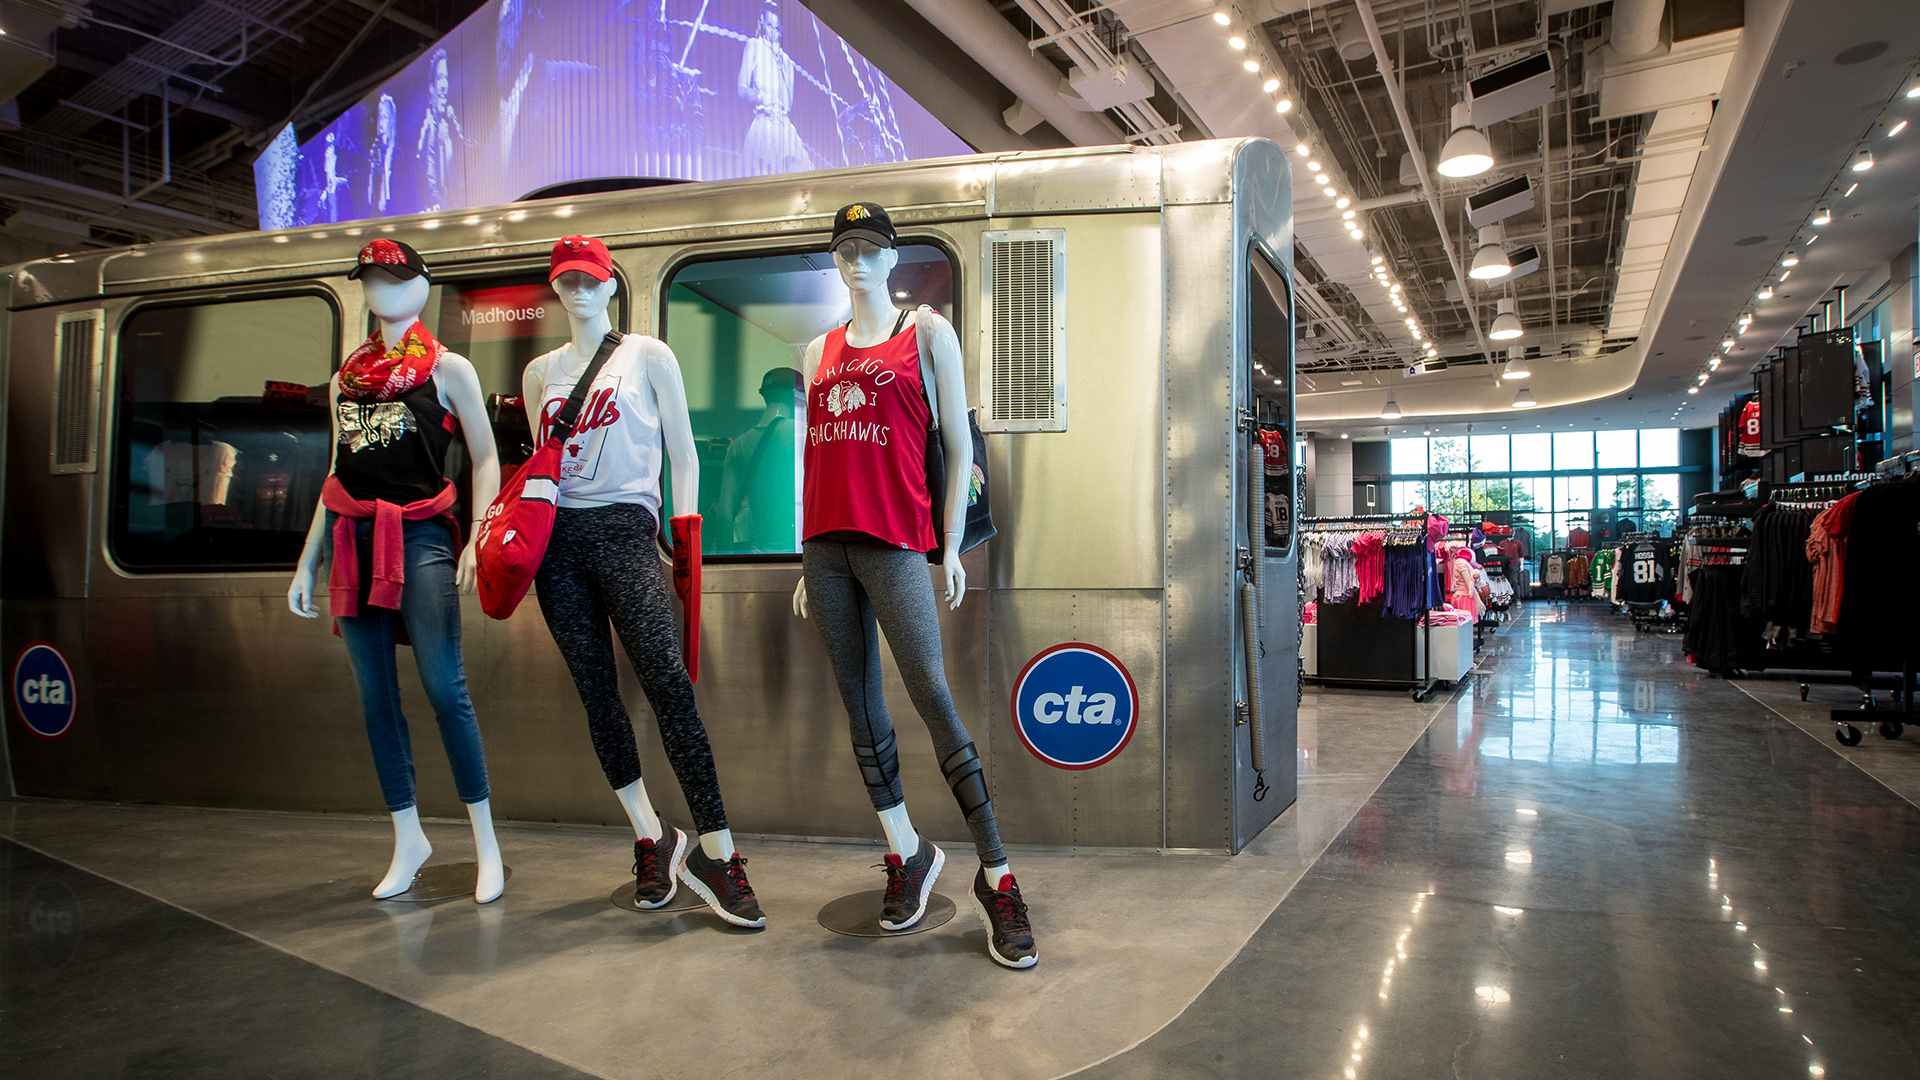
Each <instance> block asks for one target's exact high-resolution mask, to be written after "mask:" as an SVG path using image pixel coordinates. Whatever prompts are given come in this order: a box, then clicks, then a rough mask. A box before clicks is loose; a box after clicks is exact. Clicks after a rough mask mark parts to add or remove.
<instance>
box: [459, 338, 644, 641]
mask: <svg viewBox="0 0 1920 1080" xmlns="http://www.w3.org/2000/svg"><path fill="white" fill-rule="evenodd" d="M619 344H620V334H619V333H618V332H617V331H612V330H609V331H608V332H607V336H606V337H605V338H604V339H603V340H602V341H601V342H600V349H599V351H598V352H595V353H594V354H593V361H592V362H591V363H589V364H588V365H587V370H586V371H584V372H582V373H581V375H580V381H579V382H578V383H575V384H574V387H573V393H572V394H570V395H568V397H567V403H566V404H565V405H563V406H561V407H560V413H559V415H557V416H555V417H554V418H553V427H552V428H551V429H549V430H548V432H547V441H546V442H543V443H541V444H540V448H539V449H538V450H535V451H534V452H533V456H532V457H530V458H528V459H527V461H526V464H524V465H522V466H520V468H518V469H516V470H515V471H514V474H513V475H512V476H511V477H508V479H507V482H506V483H504V484H502V485H500V494H499V496H498V497H497V498H495V499H494V500H493V505H492V506H489V507H487V515H486V517H484V518H482V519H480V530H479V534H478V543H477V544H476V545H475V547H476V551H475V555H476V559H477V562H478V564H479V565H478V567H477V570H478V576H479V578H480V610H482V611H484V612H486V613H487V614H488V615H491V616H493V617H494V618H496V619H504V618H507V617H508V616H510V615H512V614H513V609H514V608H517V607H519V606H520V600H521V598H523V597H525V596H526V595H527V589H528V588H530V587H531V586H532V585H533V576H534V575H535V574H537V573H539V572H540V563H541V562H542V561H543V560H545V559H546V557H547V541H549V540H551V539H553V515H554V511H555V510H557V509H558V508H559V505H560V456H561V453H562V450H563V447H564V446H565V444H566V441H567V437H568V436H570V435H572V434H573V425H574V422H575V421H576V420H578V419H579V418H580V410H581V408H582V407H583V406H584V405H585V404H586V401H587V391H588V390H589V389H590V388H591V387H592V386H593V380H594V377H595V376H596V375H599V374H600V369H601V368H603V367H605V366H606V364H607V358H608V357H611V356H612V355H613V350H614V349H615V348H616V347H618V346H619Z"/></svg>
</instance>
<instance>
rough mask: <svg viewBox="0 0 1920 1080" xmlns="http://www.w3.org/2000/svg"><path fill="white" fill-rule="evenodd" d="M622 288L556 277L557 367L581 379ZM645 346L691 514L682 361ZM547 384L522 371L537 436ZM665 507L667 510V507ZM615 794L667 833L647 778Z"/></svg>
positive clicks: (575, 275) (727, 842) (719, 837)
mask: <svg viewBox="0 0 1920 1080" xmlns="http://www.w3.org/2000/svg"><path fill="white" fill-rule="evenodd" d="M619 290H620V279H619V278H617V277H609V278H607V280H605V281H601V280H599V279H597V278H595V277H594V276H593V275H592V274H589V273H587V272H585V271H583V270H568V271H566V272H565V273H562V274H561V275H560V276H559V277H557V278H554V279H553V292H554V295H555V296H557V297H559V298H560V306H561V307H562V308H565V309H566V312H567V325H568V326H569V327H570V328H571V329H572V331H573V341H572V343H571V345H570V346H569V351H568V353H567V355H565V356H564V357H563V358H562V360H561V363H560V367H559V368H558V369H557V371H558V372H561V373H564V376H565V377H569V378H577V377H578V376H579V375H581V374H583V373H585V371H586V369H587V364H588V363H589V362H591V361H592V359H593V354H594V353H596V352H598V351H600V342H601V340H602V339H604V338H605V337H606V336H607V332H608V331H610V330H612V329H613V320H612V319H611V318H610V317H608V315H607V305H608V304H609V303H611V302H612V301H613V296H614V294H615V293H616V292H618V291H619ZM640 348H641V355H642V357H643V358H644V360H645V363H646V372H647V388H648V389H650V390H651V391H653V397H654V403H655V405H656V407H657V411H658V414H659V417H660V437H661V439H662V440H663V441H664V442H665V443H666V450H667V460H668V463H669V466H670V467H671V468H672V470H673V501H674V507H675V509H676V510H679V511H680V512H682V513H688V514H691V513H694V512H696V511H695V510H694V508H695V507H698V506H699V505H700V458H699V455H698V453H697V452H696V451H695V449H694V444H693V421H692V419H691V418H689V417H688V416H687V388H686V384H685V383H683V382H682V381H681V379H680V361H679V360H677V359H675V358H674V355H673V350H672V349H669V348H667V345H666V343H665V342H663V341H660V340H659V339H657V338H651V337H642V338H641V341H640ZM542 383H543V380H542V379H541V378H539V377H538V375H537V374H536V373H535V372H534V371H533V370H532V369H531V367H529V369H528V371H527V372H526V374H525V375H523V376H522V386H521V391H522V393H523V394H524V395H525V397H524V401H525V405H526V410H527V425H528V429H529V430H531V431H533V432H535V433H536V435H537V434H538V432H539V431H540V409H541V406H542V405H543V404H544V398H545V396H546V387H545V386H544V385H542ZM662 512H663V513H665V510H664V508H663V511H662ZM614 795H616V796H618V797H619V799H620V805H621V806H622V807H624V808H625V809H626V811H627V820H629V821H631V822H632V823H633V832H634V835H635V836H636V837H638V838H639V839H642V840H660V839H662V838H664V837H665V836H666V835H667V830H666V827H665V826H663V825H662V824H661V823H660V815H659V814H657V813H655V812H654V809H653V800H651V799H650V798H648V797H647V784H646V781H645V780H635V781H634V782H633V783H631V784H628V785H627V786H626V787H623V788H619V789H617V790H615V791H614ZM700 850H701V851H703V852H705V853H706V856H707V858H709V859H716V860H719V861H722V862H724V861H726V860H728V859H731V858H733V857H734V855H735V854H737V853H738V852H737V849H735V848H734V846H733V830H732V829H718V830H716V831H714V832H710V833H701V834H700Z"/></svg>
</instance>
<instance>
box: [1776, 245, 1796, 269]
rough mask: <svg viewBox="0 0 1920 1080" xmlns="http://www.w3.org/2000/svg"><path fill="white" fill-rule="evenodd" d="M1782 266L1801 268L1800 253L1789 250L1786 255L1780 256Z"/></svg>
mask: <svg viewBox="0 0 1920 1080" xmlns="http://www.w3.org/2000/svg"><path fill="white" fill-rule="evenodd" d="M1780 265H1781V266H1799V265H1800V253H1799V252H1798V251H1796V250H1794V249H1793V248H1788V249H1787V253H1786V254H1785V255H1782V256H1780Z"/></svg>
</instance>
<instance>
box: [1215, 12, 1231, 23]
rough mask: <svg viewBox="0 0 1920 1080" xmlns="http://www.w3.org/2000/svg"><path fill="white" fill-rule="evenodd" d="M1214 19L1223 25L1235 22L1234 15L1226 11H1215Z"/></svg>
mask: <svg viewBox="0 0 1920 1080" xmlns="http://www.w3.org/2000/svg"><path fill="white" fill-rule="evenodd" d="M1213 21H1214V22H1217V23H1219V24H1220V25H1221V26H1226V25H1228V24H1230V23H1232V22H1233V16H1231V15H1229V14H1227V13H1226V12H1224V11H1216V12H1214V13H1213Z"/></svg>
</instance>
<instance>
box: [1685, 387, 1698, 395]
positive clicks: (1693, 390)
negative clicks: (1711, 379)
mask: <svg viewBox="0 0 1920 1080" xmlns="http://www.w3.org/2000/svg"><path fill="white" fill-rule="evenodd" d="M1699 392H1700V388H1699V387H1698V386H1689V387H1687V393H1689V394H1697V393H1699Z"/></svg>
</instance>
